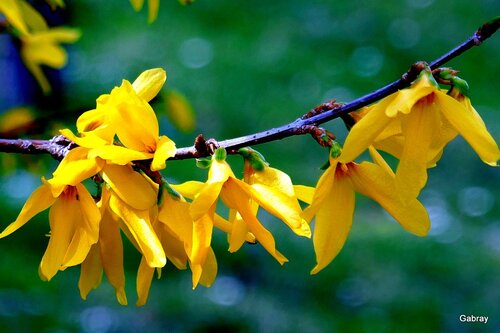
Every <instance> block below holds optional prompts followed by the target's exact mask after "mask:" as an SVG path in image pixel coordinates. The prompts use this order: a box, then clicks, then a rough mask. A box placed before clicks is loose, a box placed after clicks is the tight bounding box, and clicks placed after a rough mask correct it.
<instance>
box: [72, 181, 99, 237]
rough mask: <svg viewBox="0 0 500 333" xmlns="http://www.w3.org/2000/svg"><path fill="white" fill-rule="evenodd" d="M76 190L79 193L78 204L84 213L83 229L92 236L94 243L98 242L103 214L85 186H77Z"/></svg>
mask: <svg viewBox="0 0 500 333" xmlns="http://www.w3.org/2000/svg"><path fill="white" fill-rule="evenodd" d="M76 189H77V192H78V197H77V202H78V204H79V206H80V207H79V208H80V211H81V212H82V217H83V222H84V225H83V227H84V228H85V230H87V232H88V233H89V235H90V236H91V240H92V241H93V242H97V239H98V235H99V222H100V221H101V212H100V211H99V208H98V207H97V205H96V203H95V201H94V198H92V196H91V195H90V193H89V191H88V190H87V188H86V187H85V186H83V185H82V184H76Z"/></svg>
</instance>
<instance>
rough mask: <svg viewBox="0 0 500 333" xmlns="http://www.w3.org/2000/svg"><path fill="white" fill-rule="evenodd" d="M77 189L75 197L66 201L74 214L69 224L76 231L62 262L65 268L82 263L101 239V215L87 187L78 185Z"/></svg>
mask: <svg viewBox="0 0 500 333" xmlns="http://www.w3.org/2000/svg"><path fill="white" fill-rule="evenodd" d="M76 189H77V193H78V194H76V195H75V197H71V198H67V199H65V200H64V202H65V205H66V208H67V209H68V210H69V211H71V212H72V214H71V217H72V218H71V219H69V216H68V220H67V223H72V224H73V225H74V230H75V231H74V234H73V236H72V239H71V243H70V244H69V246H68V249H67V250H66V254H65V256H64V259H63V262H62V266H63V268H65V267H69V266H75V265H79V264H80V263H82V261H83V260H85V257H86V256H87V254H88V252H89V251H90V248H91V246H92V245H93V244H95V243H97V240H98V237H99V222H100V220H101V213H100V212H99V209H98V208H97V206H96V204H95V202H94V199H93V198H92V197H91V196H90V193H89V192H88V191H87V189H86V188H85V186H83V185H82V184H77V186H76Z"/></svg>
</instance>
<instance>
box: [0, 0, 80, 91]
mask: <svg viewBox="0 0 500 333" xmlns="http://www.w3.org/2000/svg"><path fill="white" fill-rule="evenodd" d="M0 13H2V14H4V15H5V17H6V18H7V21H8V22H9V23H10V24H11V25H12V26H13V27H14V28H16V29H17V30H18V31H19V36H18V37H19V38H20V40H21V50H20V53H21V59H22V60H23V62H24V64H25V65H26V68H27V69H28V70H29V71H30V72H31V74H33V76H34V77H35V79H36V80H37V81H38V84H39V85H40V87H41V88H42V91H43V92H44V93H45V94H49V93H50V92H51V87H50V83H49V81H48V80H47V78H46V77H45V74H44V73H43V70H42V67H41V66H49V67H52V68H57V69H59V68H62V67H64V65H66V62H67V54H66V51H65V50H64V49H63V48H62V47H61V46H60V45H59V44H61V43H74V42H75V41H77V40H78V39H79V38H80V35H81V34H80V31H79V30H77V29H72V28H64V27H56V28H49V26H48V25H47V22H45V19H44V18H43V16H42V15H40V13H39V12H37V11H36V10H35V9H34V8H33V7H32V6H31V5H30V4H29V3H28V2H26V1H18V0H2V1H1V2H0Z"/></svg>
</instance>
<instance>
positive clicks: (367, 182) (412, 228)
mask: <svg viewBox="0 0 500 333" xmlns="http://www.w3.org/2000/svg"><path fill="white" fill-rule="evenodd" d="M349 176H350V178H351V181H352V184H353V186H354V188H355V190H356V191H357V192H359V193H361V194H363V195H365V196H367V197H370V198H372V199H373V200H375V201H376V202H378V203H379V204H380V205H381V206H382V207H383V208H384V209H385V210H386V211H387V212H388V213H389V214H391V215H392V217H394V219H396V221H397V222H398V223H399V224H400V225H401V226H402V227H403V228H405V229H406V230H408V231H409V232H411V233H413V234H415V235H417V236H425V235H427V233H428V232H429V229H430V221H429V215H428V214H427V211H426V210H425V208H424V206H422V204H421V203H420V202H419V201H418V200H416V199H415V198H413V199H412V200H410V201H408V202H403V201H402V200H401V197H400V195H399V193H398V192H397V191H396V185H395V183H394V179H393V178H392V177H391V176H390V175H389V174H387V172H385V171H384V170H383V169H382V168H381V167H379V166H377V165H375V164H373V163H368V162H363V163H361V164H359V165H354V166H353V167H351V168H350V169H349Z"/></svg>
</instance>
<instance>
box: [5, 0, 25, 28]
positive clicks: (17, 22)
mask: <svg viewBox="0 0 500 333" xmlns="http://www.w3.org/2000/svg"><path fill="white" fill-rule="evenodd" d="M0 14H3V15H4V16H5V18H6V19H7V22H8V23H9V24H10V25H12V26H13V27H14V28H16V29H17V30H19V32H20V33H22V34H25V35H27V34H28V28H27V26H26V23H25V22H24V18H23V14H22V11H21V4H20V3H19V1H18V0H2V1H0Z"/></svg>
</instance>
